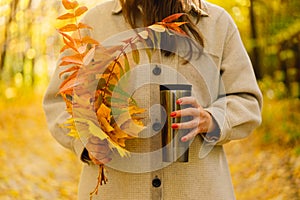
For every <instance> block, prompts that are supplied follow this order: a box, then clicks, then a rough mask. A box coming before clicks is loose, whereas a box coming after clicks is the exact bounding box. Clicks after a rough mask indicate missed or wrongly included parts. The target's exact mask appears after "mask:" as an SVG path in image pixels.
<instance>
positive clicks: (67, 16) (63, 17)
mask: <svg viewBox="0 0 300 200" xmlns="http://www.w3.org/2000/svg"><path fill="white" fill-rule="evenodd" d="M74 17H75V15H74V14H73V13H66V14H63V15H61V16H59V17H58V18H57V19H60V20H63V19H72V18H74Z"/></svg>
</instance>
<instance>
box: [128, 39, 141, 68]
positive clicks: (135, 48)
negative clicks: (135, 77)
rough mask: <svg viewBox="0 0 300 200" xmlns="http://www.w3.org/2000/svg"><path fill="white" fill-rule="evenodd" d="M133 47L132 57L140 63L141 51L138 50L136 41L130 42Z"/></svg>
mask: <svg viewBox="0 0 300 200" xmlns="http://www.w3.org/2000/svg"><path fill="white" fill-rule="evenodd" d="M130 46H131V49H132V58H133V61H134V62H135V63H136V64H138V63H139V62H140V54H139V51H138V50H137V46H136V44H134V43H130Z"/></svg>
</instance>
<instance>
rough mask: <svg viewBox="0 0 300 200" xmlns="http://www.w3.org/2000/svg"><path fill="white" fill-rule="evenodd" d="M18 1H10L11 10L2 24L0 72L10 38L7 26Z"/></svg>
mask: <svg viewBox="0 0 300 200" xmlns="http://www.w3.org/2000/svg"><path fill="white" fill-rule="evenodd" d="M18 3H19V0H13V1H12V2H11V3H10V7H11V12H10V15H9V18H8V20H7V22H6V24H5V25H4V26H5V31H4V43H3V45H2V49H1V57H0V58H1V60H0V72H1V71H2V70H3V68H4V64H5V58H6V53H7V47H8V43H9V40H10V38H9V27H10V24H11V22H12V21H13V19H14V16H15V13H16V10H17V7H18Z"/></svg>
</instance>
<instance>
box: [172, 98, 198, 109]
mask: <svg viewBox="0 0 300 200" xmlns="http://www.w3.org/2000/svg"><path fill="white" fill-rule="evenodd" d="M176 103H177V104H180V105H187V104H190V105H191V106H192V107H194V108H198V107H199V106H200V105H199V104H198V102H197V100H196V98H195V97H181V98H179V99H178V100H177V101H176Z"/></svg>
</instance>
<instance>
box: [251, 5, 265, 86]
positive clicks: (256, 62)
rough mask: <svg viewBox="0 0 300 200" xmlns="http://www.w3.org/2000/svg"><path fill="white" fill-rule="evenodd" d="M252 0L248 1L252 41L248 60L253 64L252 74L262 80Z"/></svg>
mask: <svg viewBox="0 0 300 200" xmlns="http://www.w3.org/2000/svg"><path fill="white" fill-rule="evenodd" d="M253 4H254V0H250V10H249V14H250V30H251V38H252V41H253V44H254V46H253V48H252V51H251V53H250V58H251V61H252V64H253V68H254V72H255V75H256V78H257V79H259V80H260V79H262V74H261V66H260V49H259V47H258V44H257V40H258V36H257V30H256V19H255V13H254V5H253Z"/></svg>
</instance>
